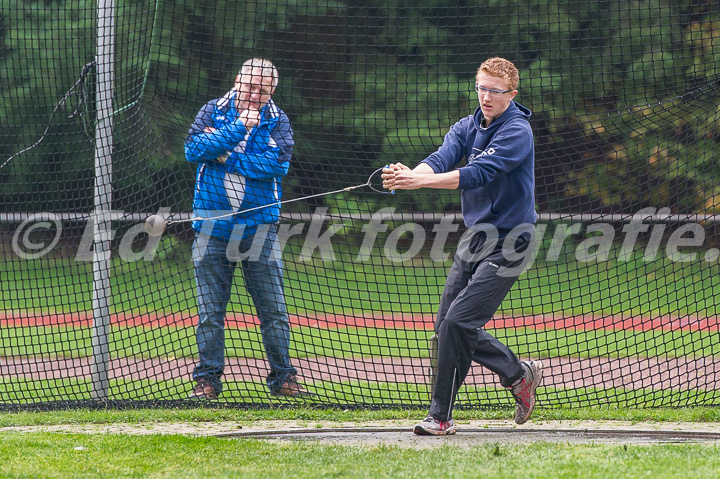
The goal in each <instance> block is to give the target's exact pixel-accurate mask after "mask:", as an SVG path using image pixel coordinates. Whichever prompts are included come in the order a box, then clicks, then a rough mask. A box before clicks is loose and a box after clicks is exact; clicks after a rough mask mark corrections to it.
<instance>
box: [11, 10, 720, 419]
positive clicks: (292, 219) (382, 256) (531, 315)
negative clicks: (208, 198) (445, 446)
mask: <svg viewBox="0 0 720 479" xmlns="http://www.w3.org/2000/svg"><path fill="white" fill-rule="evenodd" d="M416 3H417V2H403V1H397V0H383V1H376V0H363V1H355V0H346V1H335V2H327V1H322V2H320V1H314V0H308V1H304V2H296V1H294V0H268V1H255V0H247V1H244V2H221V1H211V0H193V1H190V0H156V1H148V0H136V1H132V2H129V1H119V0H116V1H115V2H114V3H113V2H111V1H110V0H100V1H99V2H93V1H85V0H75V1H67V0H58V1H52V2H48V1H45V2H40V1H20V0H5V1H3V2H2V6H0V64H1V65H2V68H0V165H2V166H1V167H0V202H1V206H0V247H1V248H2V250H0V251H1V254H2V256H0V268H1V269H2V283H1V284H2V294H1V296H0V300H1V301H2V307H1V311H0V337H1V338H2V340H1V342H0V348H1V349H0V391H1V394H0V404H1V405H2V406H3V407H5V408H17V407H31V408H38V407H48V408H51V407H67V406H83V405H91V404H98V403H100V404H111V405H112V404H115V405H120V404H132V405H142V404H148V403H152V404H155V403H158V402H159V403H161V404H185V403H190V401H192V399H189V398H188V397H189V396H192V395H193V394H195V395H196V396H197V395H198V394H196V393H197V390H196V389H194V388H196V381H195V380H194V378H193V371H194V370H195V368H196V364H198V361H199V359H198V354H199V353H198V341H206V340H207V341H208V344H210V343H212V344H213V345H214V346H212V347H210V351H207V350H206V353H205V354H207V355H208V357H209V358H210V359H208V362H207V364H208V365H210V364H211V365H212V366H207V367H208V368H209V369H207V371H211V370H213V369H212V368H213V367H215V368H216V369H214V370H213V371H215V372H217V366H218V361H221V360H222V361H224V370H223V373H224V374H223V375H222V377H221V380H222V383H221V384H222V393H221V394H220V395H219V397H218V399H217V400H216V402H213V403H212V404H215V403H219V404H222V405H226V406H253V407H256V406H257V407H259V406H265V405H277V404H288V403H289V404H313V405H325V406H330V405H332V406H343V407H389V406H399V407H405V406H426V405H427V404H428V403H429V392H430V387H431V386H430V385H431V381H432V374H431V372H432V367H431V364H432V361H431V357H432V356H433V354H434V349H433V341H432V340H431V337H432V335H433V322H434V317H435V313H436V312H437V308H438V303H439V300H440V296H441V293H442V291H443V285H444V284H445V279H446V276H447V274H448V270H449V268H450V265H451V264H452V261H453V259H452V258H453V253H454V251H455V249H456V248H457V245H458V242H459V240H460V238H461V237H462V236H463V234H464V233H465V231H466V228H465V226H464V224H463V221H462V217H461V214H460V193H459V192H458V191H452V190H429V189H420V190H402V191H400V190H399V191H397V192H396V193H395V194H387V190H383V189H382V186H381V182H380V181H379V173H378V174H375V175H374V176H372V177H371V175H372V174H373V173H374V172H376V171H377V169H378V168H381V167H382V166H383V165H386V164H390V163H397V162H402V163H404V164H406V165H408V166H410V167H414V166H415V165H416V164H417V163H418V162H420V161H421V160H423V159H424V158H426V157H427V156H428V155H429V154H431V153H432V152H434V151H435V150H436V149H437V148H438V147H439V146H440V145H441V144H442V142H443V136H444V135H445V133H446V132H447V131H448V130H449V128H450V127H451V126H452V125H453V124H454V123H455V122H457V121H458V120H459V119H461V118H463V117H466V116H468V115H470V114H472V112H473V111H474V110H475V108H477V106H478V95H477V94H476V93H475V91H474V83H475V72H476V69H477V68H478V66H479V65H480V63H481V62H482V61H484V60H485V59H487V58H489V57H493V56H500V57H504V58H507V59H509V60H511V61H513V62H514V63H515V65H517V67H518V69H519V71H520V83H519V87H518V90H519V93H518V95H517V96H516V97H515V100H516V101H517V102H519V103H521V104H522V105H524V106H525V107H527V108H529V109H530V110H531V111H532V112H533V114H532V116H531V117H530V124H531V126H532V129H533V132H534V135H535V175H536V203H537V211H538V213H539V222H538V224H537V227H536V233H535V238H536V239H537V241H536V247H535V248H533V249H532V253H533V254H532V255H531V257H530V255H529V259H530V261H529V262H528V264H527V268H526V271H525V272H524V273H523V274H522V275H521V276H520V278H519V279H518V281H517V282H516V283H515V285H514V287H513V288H512V290H511V291H510V293H509V294H508V295H507V297H506V298H505V301H504V302H503V303H502V306H501V307H500V309H499V310H498V312H497V313H496V314H495V316H494V319H493V320H492V321H491V322H489V323H488V324H487V326H486V329H487V331H488V332H490V333H491V334H493V335H494V336H495V337H497V338H498V339H499V340H500V341H502V342H504V343H506V344H508V345H509V346H510V347H511V348H512V349H513V350H514V351H515V353H516V354H517V355H518V357H520V359H531V358H532V359H537V358H542V360H543V363H544V365H545V369H544V381H543V384H542V386H541V388H540V389H539V405H540V406H541V407H577V406H593V405H611V406H622V407H640V406H642V407H647V406H669V405H718V404H720V394H719V393H718V390H719V389H720V361H718V359H717V356H718V355H719V354H720V336H719V335H718V325H719V323H718V311H717V299H716V298H717V297H718V293H720V266H719V264H718V261H719V260H718V257H719V256H720V251H719V250H718V248H720V246H719V245H718V241H720V236H719V232H718V228H717V224H718V222H717V218H718V217H717V216H716V215H717V214H718V213H720V180H719V179H718V178H720V103H719V101H718V100H719V96H720V93H718V92H719V91H720V90H719V89H718V82H719V79H720V70H719V67H720V13H719V12H718V9H717V4H716V3H715V2H713V1H711V0H692V1H688V0H682V1H681V0H666V1H660V0H649V1H644V2H620V1H593V2H585V1H563V0H560V1H557V2H550V1H544V0H537V1H530V2H528V1H523V2H520V1H516V0H498V1H493V2H487V4H486V5H483V6H474V5H470V4H473V3H475V2H466V1H460V0H430V1H425V2H421V3H422V4H423V5H424V6H417V5H416ZM254 57H262V58H267V59H270V60H272V62H273V63H274V65H275V66H276V67H277V72H278V77H279V85H278V87H277V90H275V92H274V94H273V96H272V100H273V102H274V104H275V105H277V106H278V107H279V108H281V109H282V110H283V111H284V112H285V113H286V114H287V118H289V124H290V126H291V128H292V132H293V138H294V147H293V151H292V160H291V161H290V166H289V170H288V172H287V175H285V176H284V177H283V178H282V200H284V201H287V200H293V201H290V202H288V203H284V204H282V205H281V206H282V207H281V217H280V221H279V226H278V228H277V231H278V233H277V234H278V238H279V240H280V242H279V244H280V246H281V248H280V250H281V252H282V259H283V261H284V272H283V274H284V302H285V303H286V308H287V313H288V316H289V325H290V326H289V331H287V332H282V333H277V332H276V330H275V329H273V328H270V329H269V330H266V331H261V327H260V320H259V319H258V316H259V315H265V316H268V315H269V316H272V315H273V314H275V313H277V310H278V304H281V303H282V301H281V300H280V299H278V298H282V297H283V295H278V294H276V293H277V291H270V292H268V291H269V290H268V288H267V287H266V285H267V284H270V283H272V281H270V280H267V281H266V279H267V278H269V277H272V278H275V279H277V274H276V273H270V272H269V271H270V270H268V269H260V270H253V269H252V268H253V266H252V264H250V266H248V265H247V264H248V262H246V263H245V265H243V262H242V261H241V262H240V264H238V266H237V268H236V269H235V270H234V271H232V273H229V274H234V286H233V287H232V289H231V294H230V298H229V304H228V306H227V315H226V317H225V321H224V330H222V329H221V328H217V327H215V328H214V329H213V328H212V325H210V326H207V325H205V326H203V327H202V328H198V320H199V319H198V318H199V316H200V313H199V307H198V294H199V293H198V290H197V280H196V273H195V269H194V265H193V253H192V245H193V240H194V238H195V231H194V230H193V228H192V223H191V222H190V221H189V220H190V218H191V214H192V211H193V197H194V191H195V184H196V176H197V175H198V174H199V173H198V168H197V166H198V165H197V164H193V163H191V162H188V161H187V160H186V155H185V145H186V143H185V141H186V137H187V135H188V131H189V129H190V127H191V124H193V121H194V119H195V118H196V115H197V114H198V111H200V109H201V108H202V107H203V105H205V104H206V102H208V101H210V100H213V99H218V98H223V97H224V96H225V95H226V94H227V93H228V91H229V90H231V88H233V87H234V85H235V80H236V76H237V75H238V72H239V71H240V67H241V65H242V64H243V62H245V61H246V60H247V59H250V58H254ZM205 133H207V132H205ZM245 140H247V138H246V139H245ZM281 146H282V145H281ZM278 175H280V176H282V175H281V174H279V173H278ZM247 181H248V183H247V191H246V193H247V192H248V191H250V186H249V185H250V181H251V180H250V179H248V180H247ZM361 185H362V186H361ZM216 186H217V185H216ZM276 186H277V185H276ZM351 186H358V187H357V188H353V189H347V188H348V187H351ZM278 188H279V187H278ZM278 188H276V189H274V190H273V191H274V193H273V194H279V189H278ZM325 193H329V194H325ZM241 207H242V206H241ZM156 213H160V214H161V215H164V217H165V218H166V219H167V220H168V224H167V228H166V229H165V230H164V231H162V228H160V230H161V231H162V235H160V236H150V235H148V234H147V232H146V230H145V228H144V225H145V220H146V218H147V217H148V216H150V215H152V214H156ZM259 215H260V216H263V215H265V216H269V217H272V214H271V212H269V211H263V212H260V213H259ZM260 229H261V228H260ZM260 229H259V230H258V231H260ZM266 236H267V235H266ZM235 247H236V252H237V253H238V254H240V255H242V254H243V252H245V251H246V249H244V248H245V246H241V245H239V244H236V245H235ZM238 258H240V256H238ZM236 259H237V258H236ZM249 263H252V261H250V262H249ZM272 271H275V270H272ZM226 274H227V273H226ZM203 284H205V286H206V287H207V288H210V289H213V288H215V287H219V286H218V285H217V284H215V283H213V282H212V281H205V283H203ZM218 295H222V293H221V292H217V291H216V294H215V295H214V296H212V298H217V297H218ZM253 298H255V299H256V300H257V301H255V302H254V301H253ZM273 298H275V299H273ZM209 303H212V302H211V301H210V302H209ZM214 314H219V315H220V316H225V315H224V309H223V308H220V311H215V313H214ZM266 321H267V322H268V324H270V323H272V322H273V321H278V320H276V319H272V318H271V319H267V320H264V322H266ZM280 322H282V321H280ZM277 331H282V328H281V327H279V328H278V329H277ZM286 333H287V334H286ZM201 336H202V338H201ZM287 336H289V341H290V343H289V350H288V354H287V355H284V354H282V344H284V343H283V341H286V340H287V339H288V338H287ZM218 345H219V346H218ZM213 347H214V348H215V349H212V348H213ZM278 348H279V349H278ZM273 351H274V352H275V353H273ZM278 351H279V352H278ZM223 354H224V357H223ZM273 354H274V355H273ZM268 355H270V356H272V357H271V358H270V359H268ZM206 359H207V358H206ZM288 361H289V363H290V364H291V366H292V368H294V370H295V371H296V376H295V378H296V379H297V383H298V384H299V387H300V390H301V391H308V392H310V393H312V395H305V394H300V395H297V396H292V395H291V396H287V395H282V393H283V392H287V390H288V389H289V390H290V392H291V393H294V392H296V389H294V388H295V387H296V385H295V383H294V382H293V381H292V379H293V378H292V376H290V377H288V376H287V375H282V374H279V373H277V371H275V370H271V369H272V368H271V365H270V364H271V363H273V364H275V363H280V364H284V365H285V366H287V362H288ZM284 371H285V370H284ZM276 373H277V374H276ZM201 376H202V375H201ZM203 377H205V376H203ZM207 377H209V378H211V379H212V380H215V379H217V378H216V376H211V375H208V376H207ZM197 378H198V377H197V376H196V377H195V379H197ZM208 385H209V386H212V387H215V389H216V392H217V391H218V390H219V387H217V386H218V384H217V383H213V382H212V381H210V380H208V383H207V384H201V388H200V389H201V391H200V395H202V394H204V393H205V392H207V391H206V390H204V389H203V388H204V387H207V386H208ZM277 393H280V395H277ZM206 396H212V395H211V394H208V395H206ZM513 404H514V400H513V399H512V397H511V396H510V395H509V394H508V392H507V391H506V390H505V389H504V388H503V387H502V386H501V385H500V383H499V380H498V377H497V376H496V375H495V374H493V373H492V372H490V371H489V370H487V369H484V368H482V367H481V366H479V365H474V366H473V368H472V369H471V371H470V374H469V376H468V378H467V380H466V382H465V384H464V386H463V387H462V388H461V389H460V392H459V396H458V400H457V406H458V407H498V408H510V407H511V406H512V405H513Z"/></svg>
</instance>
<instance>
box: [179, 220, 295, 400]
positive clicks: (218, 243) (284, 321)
mask: <svg viewBox="0 0 720 479" xmlns="http://www.w3.org/2000/svg"><path fill="white" fill-rule="evenodd" d="M268 226H269V228H268ZM266 232H267V234H265V233H266ZM256 237H258V238H257V241H256V243H255V244H254V240H255V239H256ZM263 237H264V241H262V240H263ZM260 241H262V244H258V243H259V242H260ZM228 244H229V242H228V241H226V240H224V239H222V238H216V237H214V236H210V235H208V234H204V233H197V234H196V236H195V242H194V243H193V264H194V266H195V281H196V283H197V300H198V325H197V330H196V339H197V345H198V355H199V362H198V363H197V365H196V366H195V370H194V371H193V374H192V377H193V379H194V380H195V381H197V380H199V379H205V380H207V381H209V382H210V384H211V385H212V386H213V387H215V389H216V391H217V392H218V393H219V392H220V391H222V381H221V380H220V378H221V376H222V374H223V370H224V368H225V314H226V309H227V305H228V302H229V301H230V294H231V292H232V286H233V276H234V273H235V267H236V266H237V264H238V262H239V263H240V264H241V265H242V272H243V277H244V278H245V287H246V289H247V291H248V293H249V294H250V297H251V298H252V300H253V304H254V305H255V310H256V311H257V315H258V318H259V320H260V333H261V334H262V341H263V345H264V347H265V354H266V356H267V360H268V363H269V364H270V374H269V375H268V376H267V380H266V383H267V386H268V388H270V390H271V391H273V392H276V391H277V390H279V389H280V387H281V386H282V385H283V383H284V382H285V381H286V380H287V378H288V376H290V375H291V374H296V373H297V371H296V370H295V368H293V367H292V365H291V364H290V355H289V350H290V323H289V321H288V315H287V307H286V305H285V295H284V291H283V288H284V285H283V264H282V258H281V251H280V246H279V242H278V238H277V225H264V226H261V227H259V228H258V231H257V233H256V234H254V235H249V236H248V237H246V238H244V239H243V240H241V241H240V242H239V243H238V242H236V243H232V242H231V243H230V246H231V248H230V249H231V252H230V254H228ZM238 253H239V255H238ZM248 254H249V256H248ZM243 255H245V257H244V258H243Z"/></svg>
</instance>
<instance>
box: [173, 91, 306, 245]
mask: <svg viewBox="0 0 720 479" xmlns="http://www.w3.org/2000/svg"><path fill="white" fill-rule="evenodd" d="M235 94H236V92H235V91H234V90H231V91H230V92H228V93H227V94H226V95H225V96H224V97H222V98H218V99H215V100H211V101H209V102H208V103H206V104H205V106H203V107H202V109H201V110H200V111H199V112H198V114H197V116H196V117H195V121H194V122H193V124H192V126H191V127H190V131H189V133H188V136H187V139H186V140H185V158H186V159H187V161H189V162H191V163H196V164H197V175H196V178H195V195H194V198H193V212H194V215H195V216H196V217H213V216H221V215H227V214H228V213H231V212H237V211H243V210H248V209H251V208H256V207H258V206H264V205H271V206H267V207H264V208H261V209H257V210H254V211H250V212H247V213H242V214H236V215H232V216H228V217H225V218H221V219H217V220H206V221H202V220H195V221H193V228H194V229H195V230H197V231H200V230H202V229H203V227H204V229H205V230H206V231H208V232H210V228H212V233H211V234H212V235H213V236H217V237H220V238H224V239H226V240H229V239H230V238H231V234H232V231H233V228H235V227H236V226H238V225H240V226H241V225H244V226H245V229H244V230H243V234H242V237H246V236H248V235H251V234H254V232H255V230H256V229H257V226H258V225H261V224H270V223H277V222H278V220H279V219H280V200H281V198H282V184H281V180H282V177H283V176H285V175H286V174H287V172H288V169H289V167H290V158H291V156H292V148H293V145H294V141H293V132H292V128H291V127H290V120H289V119H288V117H287V115H286V114H285V112H283V111H282V110H281V109H280V108H279V107H278V106H277V105H276V104H275V103H274V102H273V101H272V100H270V101H269V102H268V103H267V104H266V105H265V106H264V107H263V109H262V110H260V117H261V119H260V123H259V124H258V125H256V127H255V128H253V129H252V130H251V131H249V132H248V131H247V129H246V128H245V125H244V124H243V123H242V121H241V120H240V119H239V117H240V112H238V111H237V109H236V108H235V107H234V105H235ZM211 129H212V130H211ZM210 222H212V223H210ZM203 223H210V224H205V225H203ZM213 223H214V224H213ZM239 231H240V230H239V229H238V230H237V232H236V235H237V233H238V232H239ZM237 239H240V237H237Z"/></svg>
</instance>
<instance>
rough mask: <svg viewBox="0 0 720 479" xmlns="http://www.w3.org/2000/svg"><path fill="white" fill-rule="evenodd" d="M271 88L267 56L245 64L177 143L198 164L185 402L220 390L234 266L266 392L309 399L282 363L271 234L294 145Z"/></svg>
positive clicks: (282, 327)
mask: <svg viewBox="0 0 720 479" xmlns="http://www.w3.org/2000/svg"><path fill="white" fill-rule="evenodd" d="M277 85H278V72H277V69H276V68H275V66H274V65H273V64H272V62H270V60H266V59H263V58H252V59H250V60H248V61H246V62H245V63H244V64H243V65H242V68H241V69H240V72H239V73H238V75H237V77H236V79H235V86H234V87H233V89H232V90H230V91H229V92H228V93H227V94H226V95H225V96H224V97H222V98H218V99H216V100H211V101H210V102H208V103H207V104H205V106H203V108H202V109H201V110H200V112H199V113H198V114H197V116H196V118H195V121H194V122H193V124H192V126H191V127H190V132H189V133H188V136H187V139H186V141H185V157H186V158H187V160H188V161H189V162H191V163H195V164H196V165H197V176H196V181H195V195H194V198H193V210H194V215H195V217H196V218H198V219H196V220H195V221H193V228H194V229H195V232H196V233H195V234H196V236H195V242H194V243H193V263H194V266H195V280H196V282H197V299H198V326H197V330H196V337H197V345H198V353H199V362H198V364H197V365H196V366H195V370H194V371H193V374H192V376H193V379H194V380H195V381H196V384H195V387H194V389H193V392H192V393H191V394H190V396H189V397H190V398H191V399H217V397H218V395H219V394H220V392H221V391H222V381H221V377H222V374H223V370H224V368H225V354H224V352H225V314H226V308H227V305H228V302H229V301H230V295H231V292H232V286H233V277H234V272H235V268H236V266H237V265H238V263H240V264H241V266H242V272H243V276H244V278H245V287H246V289H247V291H248V293H249V294H250V296H251V297H252V300H253V303H254V305H255V309H256V310H257V315H258V319H259V320H260V332H261V334H262V340H263V345H264V347H265V354H266V355H267V359H268V363H269V366H270V373H269V375H268V376H267V379H266V384H267V387H268V388H269V390H270V392H271V393H273V394H276V395H280V396H290V397H302V396H305V395H307V393H306V392H305V391H303V390H302V389H301V388H300V386H299V385H298V382H297V379H296V370H295V368H294V367H293V366H292V364H291V363H290V356H289V349H290V324H289V321H288V314H287V308H286V305H285V296H284V285H283V264H282V258H281V251H280V246H279V242H278V237H277V223H278V221H279V218H280V199H281V196H282V184H281V181H282V178H283V176H285V174H287V172H288V169H289V167H290V158H291V156H292V148H293V145H294V141H293V132H292V129H291V127H290V121H289V120H288V117H287V115H286V114H285V112H283V111H282V110H281V109H280V108H279V107H278V106H277V105H276V104H275V102H274V101H273V100H272V95H273V93H274V92H275V88H276V87H277ZM248 210H252V211H248Z"/></svg>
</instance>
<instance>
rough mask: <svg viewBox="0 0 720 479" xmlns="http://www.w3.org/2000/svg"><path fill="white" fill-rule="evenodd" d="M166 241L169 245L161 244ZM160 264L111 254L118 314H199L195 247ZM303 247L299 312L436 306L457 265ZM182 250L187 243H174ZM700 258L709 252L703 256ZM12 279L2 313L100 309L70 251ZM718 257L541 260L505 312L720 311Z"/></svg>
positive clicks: (292, 287)
mask: <svg viewBox="0 0 720 479" xmlns="http://www.w3.org/2000/svg"><path fill="white" fill-rule="evenodd" d="M163 244H164V245H165V244H166V243H163ZM164 248H166V249H167V251H166V250H161V251H160V252H159V253H158V256H157V258H156V260H155V261H153V262H146V261H139V262H133V263H127V262H124V261H122V260H121V259H119V258H116V259H114V260H113V271H112V295H111V303H112V304H111V307H112V310H113V311H115V312H131V313H142V312H161V313H178V312H182V313H187V314H193V313H194V312H195V310H196V304H195V290H194V285H193V283H194V282H193V279H192V277H193V274H192V266H191V264H190V261H189V253H188V251H187V247H186V246H184V245H180V244H177V243H172V242H168V243H167V245H166V246H164ZM296 249H297V248H295V249H293V248H290V249H289V250H288V254H287V255H286V258H285V264H286V285H287V287H286V297H287V302H288V307H289V310H290V312H291V313H294V314H305V313H307V312H311V313H319V314H348V315H353V314H363V313H364V314H368V313H370V312H372V313H374V314H393V313H394V314H397V313H405V314H428V315H432V314H434V313H435V310H436V308H437V301H438V300H439V297H440V294H441V292H442V287H443V285H444V282H445V275H446V273H447V269H448V267H449V263H448V262H445V263H436V262H433V261H431V260H429V259H416V260H413V261H412V262H406V263H393V262H391V261H389V260H388V259H385V258H383V257H382V255H381V254H377V255H374V256H372V258H371V260H369V261H366V262H357V261H354V258H355V255H354V254H352V253H351V252H350V251H343V249H342V248H338V252H337V254H336V256H337V258H336V261H323V260H321V259H320V258H313V259H311V260H309V261H306V262H303V261H300V260H299V259H298V258H299V256H298V255H297V254H293V251H295V250H296ZM175 250H180V251H179V252H178V251H175ZM701 257H702V255H701ZM0 274H2V275H3V277H5V278H7V280H6V281H7V282H6V283H5V284H12V285H13V286H12V287H11V288H3V289H2V292H0V308H2V310H3V311H37V312H66V313H71V312H87V311H90V310H91V309H92V265H91V264H90V263H88V262H76V261H75V260H74V259H72V258H56V259H51V258H45V259H41V260H33V261H25V260H19V259H18V258H14V261H7V260H6V261H3V262H0ZM236 284H237V286H236V288H235V294H234V295H233V298H232V300H231V306H230V308H231V310H232V311H235V312H252V307H251V305H250V303H249V300H248V298H247V296H246V294H245V290H244V287H243V280H242V275H241V274H239V273H238V274H237V275H236ZM718 289H720V265H719V264H718V262H717V261H715V262H712V263H708V262H705V261H696V262H694V263H677V262H672V261H670V260H669V259H667V258H664V257H660V256H659V257H658V259H656V260H655V261H652V262H645V261H643V260H642V257H641V255H640V253H639V252H638V253H637V254H636V255H635V256H634V257H633V258H631V260H630V261H627V262H620V261H618V260H617V258H615V257H614V256H613V255H611V256H610V258H609V259H608V260H607V261H603V262H594V263H582V262H579V261H576V260H574V259H572V258H568V257H566V256H561V261H554V262H547V261H545V260H544V259H542V256H541V257H540V259H538V260H537V261H536V262H535V263H534V265H533V267H532V268H530V269H529V270H528V271H527V272H526V273H525V274H524V275H523V276H522V277H521V278H520V280H519V281H518V284H517V285H516V286H515V288H514V289H513V291H512V292H511V293H510V295H509V296H508V298H507V299H506V301H505V303H504V304H503V307H502V308H501V312H506V313H507V312H513V313H516V314H557V313H558V312H562V314H564V315H579V314H595V315H619V314H633V315H670V316H684V315H698V316H702V317H712V316H715V315H717V312H718V304H717V299H716V296H717V295H715V294H714V292H715V291H718Z"/></svg>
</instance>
